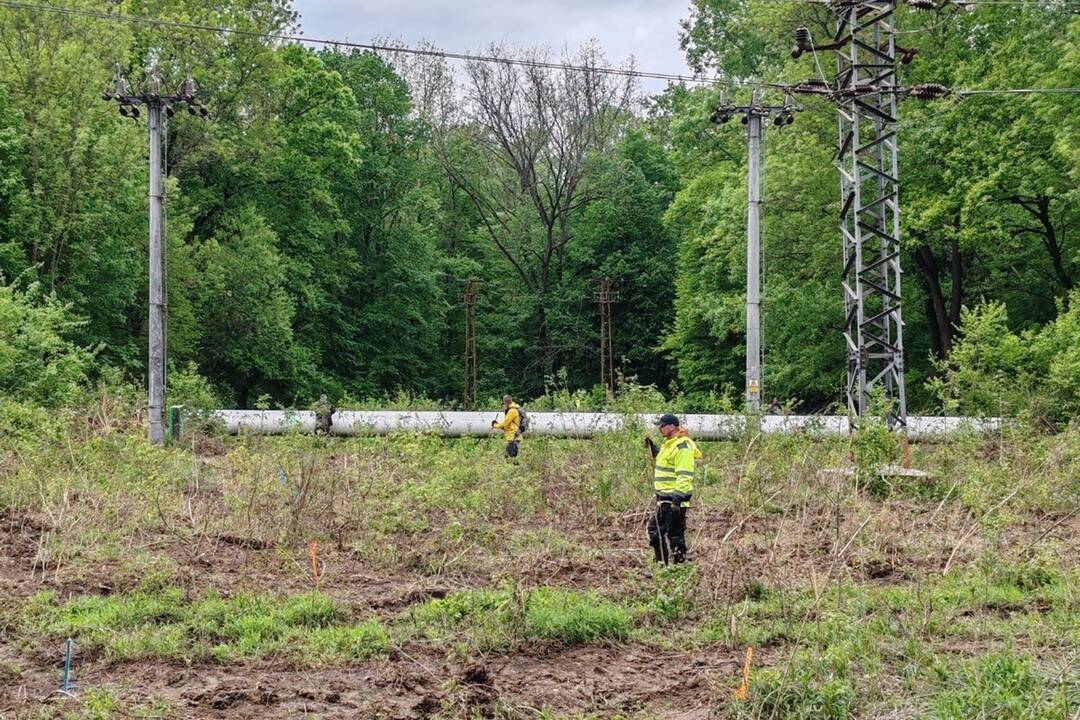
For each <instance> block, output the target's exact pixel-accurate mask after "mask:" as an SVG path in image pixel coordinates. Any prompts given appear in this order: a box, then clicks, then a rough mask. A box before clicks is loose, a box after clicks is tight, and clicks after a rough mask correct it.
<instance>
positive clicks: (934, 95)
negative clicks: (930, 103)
mask: <svg viewBox="0 0 1080 720" xmlns="http://www.w3.org/2000/svg"><path fill="white" fill-rule="evenodd" d="M950 94H952V90H950V89H949V88H947V87H945V86H944V85H942V84H940V83H923V84H922V85H915V86H913V87H912V88H911V90H909V91H908V95H910V96H911V97H913V98H915V99H916V100H938V99H940V98H943V97H947V96H949V95H950Z"/></svg>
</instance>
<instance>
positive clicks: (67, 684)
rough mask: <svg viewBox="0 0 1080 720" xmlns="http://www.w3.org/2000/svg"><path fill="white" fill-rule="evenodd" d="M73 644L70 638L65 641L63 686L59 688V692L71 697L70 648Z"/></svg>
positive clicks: (72, 686) (73, 687) (72, 687)
mask: <svg viewBox="0 0 1080 720" xmlns="http://www.w3.org/2000/svg"><path fill="white" fill-rule="evenodd" d="M73 644H74V643H73V642H72V640H71V638H68V639H67V649H66V651H65V652H64V684H63V685H61V686H60V692H62V693H66V694H68V695H72V694H74V693H73V690H74V689H75V686H74V685H73V684H72V683H71V648H72V645H73Z"/></svg>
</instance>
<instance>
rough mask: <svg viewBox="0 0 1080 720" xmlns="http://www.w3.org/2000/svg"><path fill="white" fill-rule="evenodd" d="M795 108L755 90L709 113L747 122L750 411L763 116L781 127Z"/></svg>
mask: <svg viewBox="0 0 1080 720" xmlns="http://www.w3.org/2000/svg"><path fill="white" fill-rule="evenodd" d="M795 111H796V108H795V107H794V105H793V104H792V102H791V99H790V98H789V97H785V98H784V104H783V105H763V104H762V103H761V94H760V92H759V91H758V90H754V94H753V97H752V98H751V101H750V104H749V105H732V104H730V103H729V102H728V101H727V94H726V93H724V94H722V95H721V96H720V104H719V105H718V106H717V107H716V109H715V110H713V113H712V117H711V119H712V121H713V122H715V123H726V122H728V121H729V120H731V118H732V117H733V116H735V115H736V114H738V115H741V116H742V122H743V124H744V125H746V141H747V155H748V159H747V178H746V186H747V206H746V411H747V412H749V413H756V412H759V411H760V410H761V394H762V385H763V383H762V366H763V364H764V362H763V354H762V350H761V257H762V250H761V175H762V173H761V169H762V162H763V159H764V156H763V152H762V146H763V145H764V141H765V124H764V123H763V122H762V120H763V119H765V118H768V117H769V116H770V115H773V113H775V115H774V120H773V124H774V125H776V126H777V127H783V126H784V125H790V124H791V123H792V122H794V121H795V114H794V113H795Z"/></svg>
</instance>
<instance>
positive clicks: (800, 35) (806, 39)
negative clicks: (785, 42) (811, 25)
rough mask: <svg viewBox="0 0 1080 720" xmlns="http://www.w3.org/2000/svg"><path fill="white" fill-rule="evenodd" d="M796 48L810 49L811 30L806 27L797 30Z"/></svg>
mask: <svg viewBox="0 0 1080 720" xmlns="http://www.w3.org/2000/svg"><path fill="white" fill-rule="evenodd" d="M795 46H796V47H800V48H804V49H805V48H808V47H810V30H809V29H808V28H807V27H806V26H805V25H803V26H800V27H797V28H795Z"/></svg>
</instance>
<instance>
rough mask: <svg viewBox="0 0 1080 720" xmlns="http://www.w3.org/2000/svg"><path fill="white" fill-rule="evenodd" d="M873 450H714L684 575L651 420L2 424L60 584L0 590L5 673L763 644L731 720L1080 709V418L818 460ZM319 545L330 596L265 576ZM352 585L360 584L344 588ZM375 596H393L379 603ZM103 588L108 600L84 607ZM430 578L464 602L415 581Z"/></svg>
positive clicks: (10, 501) (7, 493)
mask: <svg viewBox="0 0 1080 720" xmlns="http://www.w3.org/2000/svg"><path fill="white" fill-rule="evenodd" d="M1070 433H1071V434H1070ZM862 440H863V444H862V445H860V446H858V447H852V446H851V445H850V444H849V443H848V442H847V441H846V440H834V439H830V440H826V441H821V442H817V441H813V440H811V439H809V438H807V437H804V436H798V435H793V436H779V437H763V438H758V439H756V440H754V441H753V442H752V443H751V442H749V440H740V441H737V442H727V443H703V444H702V445H703V452H704V454H705V456H706V458H707V460H708V464H707V469H706V468H705V467H703V468H702V471H701V474H700V478H699V482H698V487H699V488H700V489H699V492H698V493H697V494H696V496H695V503H694V508H693V510H692V511H691V515H690V525H689V528H690V534H689V539H690V543H691V546H692V550H691V553H692V554H695V553H696V557H697V560H698V562H697V564H691V565H686V566H680V567H671V568H655V567H652V566H651V564H650V561H649V557H650V554H651V553H650V551H649V550H648V548H647V546H646V544H645V541H644V537H643V533H642V532H641V524H642V522H643V519H644V513H645V512H646V509H647V508H648V502H649V498H650V494H649V480H648V474H647V470H646V467H645V465H644V460H643V458H642V454H641V447H640V433H639V432H631V431H627V432H624V433H618V434H613V435H610V436H605V437H603V438H601V439H598V440H596V441H591V442H582V441H573V440H548V439H530V440H529V441H528V442H527V443H526V445H525V448H524V450H523V455H522V458H521V461H520V462H519V463H518V464H511V463H506V462H504V461H503V459H502V447H501V443H500V442H498V440H492V441H491V442H487V441H485V440H476V439H457V440H443V439H439V438H435V437H431V436H419V435H398V436H394V437H357V438H349V439H336V438H335V439H326V438H311V437H280V438H259V437H246V438H225V439H215V440H214V443H215V444H214V445H213V447H212V450H213V452H206V453H203V452H199V451H198V450H197V448H196V449H193V448H192V447H187V448H183V447H174V448H166V449H159V448H148V447H147V446H146V444H145V440H144V438H143V437H142V435H141V433H140V434H134V433H129V432H104V433H101V434H93V433H91V434H89V435H85V436H73V438H72V439H71V441H70V442H66V443H63V444H49V443H41V442H30V441H22V440H18V439H13V438H0V511H3V512H4V513H5V515H6V517H9V518H11V519H13V520H15V521H21V520H20V519H21V518H27V519H28V522H29V523H30V524H29V525H28V526H27V529H26V531H25V536H26V539H25V543H24V544H26V546H27V547H28V548H29V549H28V550H27V552H29V553H33V554H36V557H35V559H34V562H35V563H37V564H36V565H35V575H36V577H37V578H42V581H43V583H44V585H45V586H46V587H52V588H56V590H55V591H54V592H56V593H57V594H53V593H50V592H46V593H42V594H39V595H37V596H34V597H31V598H26V597H19V596H15V597H13V598H10V599H3V598H0V612H2V616H0V632H3V633H4V635H5V637H6V638H9V639H10V640H11V641H13V646H15V647H18V648H20V649H21V650H20V655H19V661H18V663H17V664H10V667H8V666H0V684H2V683H3V681H4V679H5V678H15V677H17V676H18V673H19V672H20V671H25V669H27V668H30V669H32V668H33V662H32V661H30V660H29V659H28V658H32V657H34V649H35V648H40V646H41V644H43V643H48V644H49V646H50V647H55V641H57V640H62V639H63V638H65V637H68V636H72V637H74V638H75V639H76V642H77V643H78V644H79V645H80V647H82V648H94V649H95V652H93V653H91V654H90V655H91V657H92V658H97V657H99V656H100V657H101V658H103V661H104V662H108V661H112V660H137V659H143V658H153V659H158V660H163V661H166V662H173V663H177V664H183V663H196V662H216V663H220V664H223V665H225V664H241V665H242V664H244V663H248V662H252V661H256V660H262V659H268V658H272V659H275V660H277V661H286V662H294V663H297V664H302V665H304V666H309V665H310V666H329V665H342V664H348V663H350V662H363V661H368V660H373V659H375V660H378V659H382V658H394V657H396V654H395V652H394V651H395V650H402V651H403V652H407V653H410V654H412V652H413V650H412V649H410V647H409V646H410V644H412V643H419V644H421V645H423V647H422V648H420V650H419V651H420V652H421V653H429V652H435V653H438V652H446V653H448V654H450V655H452V656H453V660H454V662H457V661H462V662H465V661H467V660H470V659H476V658H486V657H489V656H490V655H491V654H493V653H494V654H501V655H505V656H511V655H513V654H515V653H520V652H522V651H523V650H525V649H527V648H529V647H530V646H531V645H534V644H538V643H542V644H550V645H565V646H572V645H580V644H589V643H594V644H600V645H614V646H616V647H617V646H618V645H619V644H620V643H625V644H633V645H637V646H641V645H647V646H650V647H654V648H658V649H663V650H665V651H667V652H675V653H678V652H684V651H694V652H702V653H706V654H710V653H714V654H717V655H721V656H723V655H738V656H740V657H741V653H742V652H743V649H744V648H745V647H746V646H747V645H752V646H754V647H755V648H756V649H757V651H758V652H757V653H756V654H755V658H757V662H758V664H756V665H755V668H754V670H753V673H752V676H751V693H750V699H749V701H748V702H746V703H745V704H742V705H738V706H731V705H730V702H729V700H730V692H731V690H733V689H734V688H733V687H729V685H730V684H731V683H730V681H731V680H732V677H731V676H733V675H734V673H726V674H722V675H721V676H719V677H715V678H713V679H712V680H710V683H714V684H715V689H714V690H713V691H712V692H713V695H714V696H715V700H716V703H715V704H716V707H717V709H718V710H719V709H722V710H723V711H724V712H729V714H730V712H737V713H739V714H741V715H742V716H744V717H747V718H750V717H755V718H756V717H770V716H775V717H777V718H800V717H806V718H811V717H815V718H816V717H823V718H829V717H838V718H839V717H843V718H847V717H874V716H875V715H888V714H889V713H890V712H892V711H894V710H896V711H897V712H899V713H900V714H901V715H902V716H904V717H927V718H939V719H940V720H953V719H954V718H960V717H978V715H979V713H980V712H981V713H983V715H984V716H986V717H994V716H995V715H994V713H997V715H998V716H1000V717H1005V718H1018V719H1019V718H1031V720H1043V718H1049V717H1054V713H1055V712H1057V713H1058V715H1060V714H1061V713H1060V708H1061V703H1062V702H1069V701H1071V702H1072V706H1070V710H1071V711H1072V712H1073V713H1075V710H1072V708H1075V707H1076V706H1077V704H1078V698H1080V688H1077V684H1076V682H1075V680H1073V679H1072V678H1073V677H1075V674H1076V673H1073V674H1072V675H1071V676H1070V675H1065V676H1063V677H1061V678H1059V677H1058V676H1059V674H1060V670H1061V669H1062V665H1063V663H1064V661H1065V660H1066V659H1067V658H1069V657H1072V656H1075V653H1076V652H1077V649H1078V648H1080V623H1078V622H1077V617H1078V616H1080V613H1078V602H1080V599H1078V596H1077V593H1076V588H1077V587H1080V567H1078V562H1077V558H1076V556H1075V553H1074V552H1069V551H1070V549H1074V548H1075V544H1074V543H1070V542H1069V539H1068V538H1069V533H1070V531H1071V530H1072V529H1073V528H1074V527H1075V524H1074V523H1070V522H1068V517H1069V516H1068V513H1069V512H1070V511H1071V510H1072V509H1074V508H1075V507H1076V504H1077V503H1078V502H1080V485H1078V484H1077V483H1076V482H1075V478H1076V477H1077V476H1078V475H1080V434H1078V433H1076V432H1075V431H1070V432H1067V433H1062V434H1060V435H1057V436H1042V435H1037V434H1021V433H1018V434H1017V435H1016V436H1015V437H1004V438H996V439H989V440H988V439H984V438H979V437H976V436H959V437H956V438H953V439H950V440H949V441H947V442H945V443H942V444H938V445H925V444H924V445H914V446H913V447H912V451H913V455H914V459H915V465H916V466H917V467H920V468H922V469H925V470H927V471H929V473H930V476H929V477H927V478H909V479H905V480H903V481H890V482H889V483H880V482H877V481H875V480H874V479H873V477H872V476H870V477H869V478H860V479H858V480H856V479H852V478H846V479H838V476H836V475H826V474H823V473H821V470H822V469H824V468H834V467H837V466H840V465H842V464H844V463H845V462H847V460H848V458H849V457H851V453H852V452H854V453H855V454H856V458H857V459H861V460H863V461H866V460H867V458H869V457H871V456H875V453H877V454H881V453H882V452H884V451H885V450H887V451H888V452H890V453H891V452H892V449H891V446H890V447H889V448H885V449H884V450H882V449H881V448H879V447H878V445H877V444H876V443H877V442H878V440H880V441H881V442H882V443H884V442H885V440H886V438H870V439H865V438H864V439H862ZM871 440H873V442H871ZM853 442H854V441H853ZM864 464H867V463H865V462H864ZM1013 491H1016V492H1015V494H1013ZM1003 499H1005V500H1006V502H1005V503H1004V504H1003V503H1002V500H1003ZM988 511H992V512H988ZM1055 523H1058V524H1057V525H1055ZM34 528H41V529H40V531H36V530H34ZM732 528H736V530H735V531H734V532H732V533H731V534H730V537H728V538H727V539H726V541H725V542H724V543H723V544H721V542H720V540H721V538H723V537H724V536H725V534H726V533H728V531H729V530H730V529H732ZM969 528H971V529H972V532H970V533H969V532H968V530H969ZM226 537H227V538H231V539H237V538H239V539H242V540H244V539H250V540H252V541H257V543H258V544H265V545H266V546H267V547H266V549H265V550H252V549H246V548H245V549H238V548H237V546H236V545H235V544H231V542H230V543H225V542H223V541H222V540H221V539H222V538H226ZM312 539H314V540H318V541H319V548H320V558H321V559H324V560H325V576H324V577H323V579H322V581H321V584H320V588H321V589H322V591H323V592H322V593H306V594H294V593H295V592H296V591H295V590H290V591H289V592H287V593H286V592H282V591H281V588H290V589H291V588H302V587H305V586H307V585H306V584H307V583H309V582H310V577H309V574H310V571H309V569H308V568H309V560H308V557H307V551H308V542H309V541H310V540H312ZM34 541H37V543H38V546H39V547H33V545H32V543H33V542H34ZM20 547H21V546H20ZM841 547H844V548H845V552H844V553H842V556H841V555H838V554H837V551H838V550H839V548H841ZM954 550H955V558H953V561H952V562H951V566H950V569H949V571H948V572H947V573H943V565H944V562H945V559H946V558H948V557H949V556H950V555H951V554H953V553H954ZM218 553H220V554H221V556H222V557H221V562H220V563H218V561H217V554H218ZM200 559H209V560H211V563H212V565H211V566H210V567H209V568H206V566H205V565H204V564H199V562H200ZM26 560H27V562H29V561H30V556H28V557H27V558H26ZM811 567H813V568H814V569H815V570H814V572H815V573H816V575H814V574H812V573H811ZM880 567H885V568H887V569H888V570H887V572H885V573H884V574H872V573H871V572H870V571H869V570H867V568H880ZM830 568H831V569H832V572H830ZM647 570H648V571H650V572H649V573H648V574H647V573H646V571H647ZM366 576H370V577H372V578H373V579H375V580H377V581H378V583H379V584H378V585H374V586H373V587H374V588H375V589H374V590H373V589H371V588H357V587H356V584H357V583H358V582H363V581H357V580H356V578H357V577H366ZM812 577H814V578H815V579H814V580H813V581H811V578H812ZM838 578H839V581H838ZM383 583H385V584H386V592H387V595H386V600H387V602H375V603H374V605H375V608H370V607H367V606H366V605H365V604H364V599H365V598H368V597H371V592H375V591H378V588H379V587H381V586H382V584H383ZM814 585H817V588H816V592H815V589H814V587H813V586H814ZM80 586H81V587H84V588H85V592H86V593H88V594H85V595H82V596H80V595H78V594H76V595H74V596H73V597H71V598H70V599H65V600H63V601H61V600H60V599H59V598H60V594H59V593H63V596H64V597H65V598H67V595H68V593H69V591H70V589H71V588H78V587H80ZM99 586H107V587H108V588H111V591H110V594H108V595H100V596H99V595H92V594H89V593H93V592H95V589H96V588H98V587H99ZM215 587H217V588H229V591H228V592H227V593H225V592H224V591H219V592H215V590H214V588H215ZM181 588H182V589H181ZM429 588H430V589H431V590H432V591H433V592H434V591H435V590H436V589H440V588H441V589H445V588H469V589H465V590H459V591H457V592H451V593H449V594H447V595H446V596H445V597H441V598H438V599H430V598H429V596H428V595H427V594H422V593H420V594H417V595H415V596H414V595H413V589H418V590H419V589H423V590H427V589H429ZM239 589H243V590H239ZM380 592H381V591H380ZM439 594H441V593H439ZM334 598H337V599H336V600H335V599H334ZM372 599H374V598H372ZM732 616H734V617H735V623H734V634H733V625H732ZM789 658H790V662H789ZM91 662H96V660H91ZM443 680H445V681H446V682H452V681H453V678H443ZM735 682H737V679H736V680H735ZM710 687H712V685H710ZM116 693H118V695H117V696H118V697H119V698H120V700H119V702H120V706H119V708H118V709H116V710H112V711H109V710H108V709H107V708H106V707H105V706H106V705H107V704H108V698H107V697H106V696H105V695H102V697H101V698H99V699H97V700H95V702H98V700H100V703H99V704H100V705H101V706H102V708H104V709H103V710H102V712H112V713H113V714H114V715H116V714H122V713H123V712H125V711H126V710H125V708H127V707H128V706H127V705H124V702H125V698H127V696H126V695H125V694H124V691H123V689H122V688H118V689H116ZM1070 693H1072V694H1071V695H1070ZM1011 697H1016V698H1021V699H1022V700H1023V704H1024V707H1027V708H1029V710H1020V709H1017V708H1019V707H1020V703H1015V704H1016V708H1014V707H1012V706H1011V705H1010V704H1009V702H1007V700H1008V699H1009V698H1011ZM1063 698H1069V700H1063ZM1055 703H1056V704H1055ZM732 708H737V709H735V710H733V709H732ZM583 709H584V708H583ZM539 710H540V711H543V708H539ZM140 712H141V710H140ZM1025 712H1027V714H1024V713H1025ZM89 713H90V710H89V709H87V710H86V711H85V714H89ZM903 713H907V714H906V715H904V714H903Z"/></svg>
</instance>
